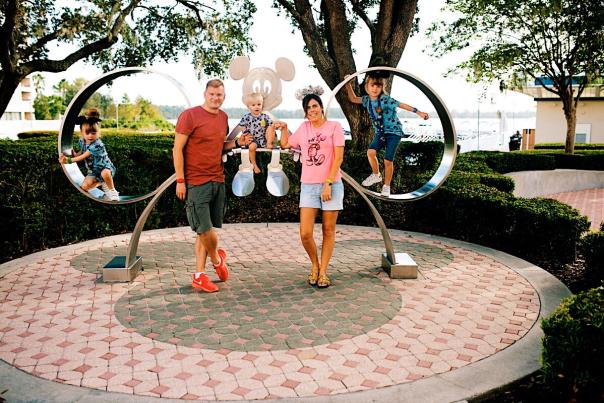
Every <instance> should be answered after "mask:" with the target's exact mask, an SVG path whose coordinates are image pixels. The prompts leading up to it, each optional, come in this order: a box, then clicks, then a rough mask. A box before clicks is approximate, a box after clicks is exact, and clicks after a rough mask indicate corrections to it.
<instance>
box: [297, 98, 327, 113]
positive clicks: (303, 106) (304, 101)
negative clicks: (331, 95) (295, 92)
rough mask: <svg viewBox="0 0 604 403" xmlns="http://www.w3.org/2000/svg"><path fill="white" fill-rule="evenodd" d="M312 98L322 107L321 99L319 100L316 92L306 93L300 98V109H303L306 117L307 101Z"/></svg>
mask: <svg viewBox="0 0 604 403" xmlns="http://www.w3.org/2000/svg"><path fill="white" fill-rule="evenodd" d="M313 99H314V100H315V101H317V103H318V104H319V106H320V107H321V109H323V101H321V97H320V96H318V95H317V94H306V95H305V96H304V98H302V109H303V110H304V117H306V114H307V112H308V103H309V102H310V101H311V100H313Z"/></svg>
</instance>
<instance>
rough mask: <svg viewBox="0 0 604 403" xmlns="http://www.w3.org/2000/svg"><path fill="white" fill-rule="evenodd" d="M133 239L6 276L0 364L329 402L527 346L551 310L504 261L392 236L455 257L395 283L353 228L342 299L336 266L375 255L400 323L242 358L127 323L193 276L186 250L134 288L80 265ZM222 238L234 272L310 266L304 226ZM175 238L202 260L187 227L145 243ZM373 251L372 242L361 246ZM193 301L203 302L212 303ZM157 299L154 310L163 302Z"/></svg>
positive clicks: (70, 375)
mask: <svg viewBox="0 0 604 403" xmlns="http://www.w3.org/2000/svg"><path fill="white" fill-rule="evenodd" d="M242 236H243V237H244V238H245V237H252V236H253V237H258V236H261V237H264V238H266V239H269V238H271V237H274V239H279V240H280V241H281V242H282V244H280V245H271V243H269V245H268V246H267V248H266V249H265V250H262V251H260V252H259V251H258V250H256V249H257V248H256V247H253V246H249V247H248V246H247V245H244V247H243V248H242V247H241V244H239V243H238V242H237V240H238V239H241V237H242ZM126 239H127V238H126V237H121V238H120V237H114V238H106V239H102V240H97V241H94V242H86V243H82V244H80V245H76V246H74V247H73V248H71V249H70V250H69V252H65V251H63V252H62V253H58V252H57V253H56V254H53V251H48V252H47V253H45V254H44V255H41V256H40V258H39V260H36V261H29V262H28V263H27V264H24V265H23V266H22V267H19V268H18V269H17V270H15V271H13V272H11V273H9V274H7V275H6V276H5V277H4V278H3V281H2V282H0V301H1V305H0V323H2V324H3V325H2V326H3V327H2V328H0V358H1V359H2V360H4V361H6V362H8V363H9V364H11V365H13V366H15V367H18V368H20V369H22V370H24V371H26V372H29V373H32V374H34V375H36V376H39V377H42V378H45V379H50V380H53V381H56V382H61V383H67V384H72V385H77V386H83V387H89V388H95V389H100V390H108V391H116V392H123V393H129V394H137V395H149V396H162V397H175V398H180V397H183V396H187V398H199V399H209V400H216V399H219V400H223V399H233V400H238V399H239V400H240V399H264V398H269V397H295V396H317V395H325V394H329V395H331V394H338V393H347V392H352V391H359V390H368V389H375V388H380V387H384V386H389V385H396V384H401V383H405V382H413V381H414V380H417V379H420V378H425V377H429V376H433V375H435V374H441V373H444V372H448V371H452V370H455V369H457V368H461V367H464V366H466V365H468V364H469V363H473V362H476V361H478V360H481V359H483V358H486V357H488V356H490V355H492V354H495V353H497V352H498V351H501V350H502V349H505V348H506V347H508V346H510V345H512V344H513V343H515V342H516V341H517V340H519V339H521V338H522V337H523V336H524V335H525V334H526V333H527V331H528V330H529V329H530V328H531V327H532V326H533V325H534V324H535V321H536V319H537V316H538V313H539V308H540V305H539V297H538V294H537V292H536V291H535V289H534V288H533V287H532V286H531V284H530V283H529V282H528V281H527V280H526V279H524V278H523V277H522V276H520V275H519V274H517V273H516V272H514V271H513V270H511V269H510V268H508V267H507V266H505V265H504V264H502V263H500V262H498V261H496V260H494V259H493V258H491V257H488V256H486V255H483V254H480V253H478V252H476V251H474V250H472V249H470V248H466V247H463V246H459V245H458V244H455V245H453V244H449V243H447V242H444V241H440V240H435V239H432V238H430V237H429V236H421V235H413V236H410V235H405V234H402V233H394V234H393V240H394V241H395V242H402V243H414V244H418V245H427V246H430V247H434V248H436V249H434V250H437V249H442V250H446V252H447V253H448V254H450V256H451V259H444V260H442V261H441V262H440V263H439V265H435V266H434V267H431V268H430V269H429V270H424V271H422V272H421V273H422V278H420V279H418V280H409V281H399V280H390V279H389V278H388V277H387V276H386V275H385V274H384V273H383V272H382V271H381V269H379V267H378V262H379V255H378V256H375V255H374V254H375V252H374V251H373V249H372V247H371V245H372V244H374V243H376V242H377V241H379V240H380V234H379V231H377V230H376V229H373V228H361V227H347V226H341V227H338V242H340V243H341V244H339V247H340V249H341V250H343V251H345V252H344V253H343V254H342V255H341V257H342V259H343V261H342V262H338V259H335V261H334V269H333V272H332V276H333V277H334V283H335V285H334V287H333V288H331V289H330V290H337V288H338V285H337V284H338V281H342V280H338V278H339V277H340V276H342V273H343V272H344V271H345V270H344V269H341V270H343V271H342V272H340V271H338V270H339V269H338V268H337V267H338V265H339V264H341V265H342V267H348V266H349V265H350V264H351V263H350V262H347V261H346V259H345V258H346V257H348V255H351V254H354V253H361V254H362V253H367V254H368V255H367V256H366V261H367V262H371V261H373V262H375V263H373V264H371V263H368V264H367V265H366V266H363V267H359V268H358V270H359V271H362V272H364V273H365V274H366V275H367V276H371V277H372V278H374V279H375V280H379V282H381V283H383V284H387V285H388V287H389V288H392V289H394V290H396V292H397V294H398V297H399V298H400V308H399V309H398V310H397V312H396V313H395V315H394V317H392V318H391V319H389V320H388V321H386V322H385V323H383V324H381V325H380V326H379V327H377V328H374V329H372V330H368V331H366V332H365V333H363V334H360V335H356V336H353V335H350V336H351V337H349V338H344V339H341V340H338V341H332V342H329V343H326V344H321V345H314V346H309V347H301V348H289V349H278V350H274V349H267V350H258V351H237V350H233V349H228V348H206V347H204V346H203V345H196V344H192V345H191V346H183V345H179V344H178V341H176V340H168V341H165V342H164V341H160V340H157V338H156V336H155V335H154V334H147V335H146V336H143V335H141V334H139V333H138V332H137V331H136V329H134V328H131V327H126V326H124V324H123V323H122V321H120V320H118V318H117V316H116V308H118V307H119V304H117V301H119V300H120V299H122V298H125V299H127V298H128V295H129V294H130V292H131V291H132V290H134V291H135V290H136V289H137V287H143V288H144V287H145V285H146V284H147V283H148V284H149V286H150V288H149V292H157V293H161V291H162V288H161V284H163V283H171V282H172V281H174V280H175V275H174V274H173V271H182V270H183V267H186V268H187V269H188V270H192V268H193V266H194V259H193V257H192V256H185V257H178V256H176V255H175V256H174V258H173V259H172V263H170V264H171V266H170V267H160V266H161V265H160V266H154V265H152V264H149V266H148V267H146V269H145V271H144V272H143V273H142V274H141V275H140V276H139V277H138V278H137V279H136V281H135V282H134V283H132V284H103V283H102V282H98V281H97V275H96V274H95V273H87V272H83V271H81V270H78V269H76V268H74V267H73V266H72V264H71V263H70V262H72V261H74V258H75V257H76V256H80V255H82V253H84V252H86V253H92V252H94V251H98V250H115V249H116V248H115V247H116V246H123V245H124V243H123V242H124V241H125V240H126ZM221 239H222V240H223V242H224V246H225V247H226V248H227V250H237V251H238V252H237V253H233V254H232V256H231V258H230V263H231V265H232V268H233V275H234V276H237V275H238V273H241V272H243V271H244V270H246V269H247V270H250V268H248V265H249V266H251V267H252V268H253V267H255V266H254V265H258V264H263V263H264V264H265V265H268V264H269V263H267V262H270V261H271V259H272V260H274V261H277V262H280V263H279V264H281V262H289V263H290V264H292V265H293V266H292V267H297V266H304V265H305V263H306V259H307V258H306V256H305V254H304V251H303V249H302V248H301V246H300V245H299V239H298V230H297V226H296V225H295V224H271V226H270V228H268V229H267V228H266V225H228V226H226V227H225V228H224V229H223V230H222V232H221ZM170 242H172V243H182V244H183V245H187V244H188V245H189V247H190V248H191V251H192V248H193V242H194V236H193V234H192V233H191V232H190V231H189V230H188V229H186V228H180V229H170V230H161V231H151V232H148V233H144V234H143V237H142V239H141V245H148V246H150V247H154V246H159V245H162V244H169V243H170ZM364 244H366V245H369V246H367V248H360V247H359V245H364ZM238 248H239V249H238ZM283 250H289V251H292V252H290V253H288V254H285V253H283ZM269 257H271V259H269ZM334 258H335V256H334ZM441 263H442V265H440V264H441ZM162 264H163V263H162ZM279 264H277V265H276V266H275V267H274V270H278V269H279ZM353 264H354V262H353ZM347 265H348V266H347ZM349 270H352V269H351V268H349ZM421 270H422V267H421V265H420V271H421ZM155 282H157V283H158V284H160V285H159V286H158V287H156V286H155V285H154V284H155ZM227 284H228V283H227ZM219 286H221V285H219ZM222 286H224V285H222ZM154 287H156V288H154ZM301 287H305V286H304V285H301ZM340 287H343V285H340ZM309 290H311V289H309ZM311 291H312V290H311ZM216 295H218V296H219V293H218V294H216ZM309 295H312V294H309ZM182 297H183V298H185V297H186V298H187V299H202V300H203V298H205V297H206V295H205V294H197V293H195V294H193V293H191V294H183V295H182ZM148 302H150V303H151V305H149V307H151V306H152V304H153V301H148ZM313 308H314V306H313Z"/></svg>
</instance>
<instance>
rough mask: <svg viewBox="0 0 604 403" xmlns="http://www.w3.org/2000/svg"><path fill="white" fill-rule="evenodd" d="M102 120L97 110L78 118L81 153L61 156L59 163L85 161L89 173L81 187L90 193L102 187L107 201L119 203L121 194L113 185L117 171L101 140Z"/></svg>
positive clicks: (88, 111)
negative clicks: (100, 123)
mask: <svg viewBox="0 0 604 403" xmlns="http://www.w3.org/2000/svg"><path fill="white" fill-rule="evenodd" d="M101 120H102V119H101V118H100V113H99V111H98V109H96V108H89V109H88V110H87V111H86V113H85V115H84V116H78V120H77V123H78V124H79V125H80V141H79V147H80V151H79V152H73V151H72V155H73V157H67V156H65V155H63V154H61V155H60V156H59V162H60V163H61V164H65V163H67V164H71V163H73V162H79V161H84V164H85V166H86V169H87V173H86V177H85V178H84V181H83V182H82V184H81V185H80V187H81V188H82V189H83V190H85V191H88V190H91V189H94V188H96V187H97V186H99V185H101V188H102V189H103V192H104V193H105V196H104V199H105V200H109V201H119V199H120V196H119V192H118V191H117V190H115V186H114V184H113V177H114V176H115V172H116V169H115V166H114V165H113V163H112V162H111V160H110V159H109V155H108V154H107V149H106V148H105V145H104V144H103V142H102V141H101V139H100V138H99V137H100V136H101V127H100V125H99V122H100V121H101Z"/></svg>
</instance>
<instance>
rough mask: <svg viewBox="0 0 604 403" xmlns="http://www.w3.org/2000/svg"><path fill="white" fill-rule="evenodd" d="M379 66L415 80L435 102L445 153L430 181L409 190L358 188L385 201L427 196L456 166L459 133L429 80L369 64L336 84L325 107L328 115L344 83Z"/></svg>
mask: <svg viewBox="0 0 604 403" xmlns="http://www.w3.org/2000/svg"><path fill="white" fill-rule="evenodd" d="M377 70H382V71H383V70H387V71H391V72H392V73H394V74H395V75H397V76H399V77H401V78H403V79H405V80H407V81H408V82H410V83H411V84H413V85H414V86H415V87H417V88H418V89H419V90H420V91H421V92H422V93H423V94H424V95H425V96H426V97H428V99H429V100H430V102H431V103H432V105H433V106H434V108H435V109H436V113H437V114H438V117H439V118H440V121H441V123H442V126H443V135H444V140H445V148H444V151H443V156H442V159H441V161H440V165H439V166H438V169H437V170H436V172H435V173H434V175H433V176H432V178H430V179H429V180H428V182H426V183H425V184H424V185H423V186H421V187H420V188H419V189H417V190H414V191H412V192H409V193H402V194H391V195H390V196H382V195H381V194H380V193H377V192H374V191H371V190H369V189H366V188H364V187H362V186H359V188H361V189H362V190H363V192H364V193H366V194H368V195H369V196H373V197H375V198H378V199H381V200H386V201H414V200H418V199H421V198H424V197H426V196H428V195H429V194H430V193H432V192H434V191H435V190H436V189H438V188H439V187H440V186H441V185H442V184H443V183H444V182H445V180H446V179H447V177H448V176H449V173H451V169H453V164H454V163H455V156H456V155H457V136H456V134H455V127H454V126H453V119H452V118H451V114H450V113H449V110H448V109H447V107H446V106H445V104H444V103H443V101H442V100H441V99H440V97H439V96H438V95H437V94H436V93H435V92H434V90H432V88H430V87H429V86H428V84H426V83H425V82H423V81H422V80H420V79H419V78H417V77H415V76H414V75H412V74H409V73H407V72H404V71H402V70H399V69H396V68H394V67H388V66H376V67H370V68H367V69H364V70H360V71H357V72H356V73H354V74H351V75H350V76H348V77H347V78H346V79H344V80H343V81H342V82H341V83H339V84H338V85H336V87H335V88H334V89H333V93H332V95H331V98H329V101H328V102H327V106H326V107H325V116H327V112H328V110H329V105H330V104H331V102H332V101H333V99H334V98H335V96H336V94H337V93H338V92H339V91H340V90H341V89H342V87H344V86H345V85H346V84H347V83H348V82H349V81H350V80H352V79H354V78H355V77H357V76H359V75H360V74H363V73H367V72H369V71H377Z"/></svg>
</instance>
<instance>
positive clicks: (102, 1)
mask: <svg viewBox="0 0 604 403" xmlns="http://www.w3.org/2000/svg"><path fill="white" fill-rule="evenodd" d="M255 11H256V7H255V5H254V3H253V2H252V1H251V0H219V1H207V0H166V1H155V0H120V1H117V0H113V1H107V0H86V1H78V2H71V1H67V2H57V1H53V0H36V1H25V0H4V1H2V2H0V24H1V26H0V67H1V70H0V115H1V114H2V113H4V111H5V109H6V106H7V105H8V102H9V101H10V98H11V96H12V94H13V92H14V91H15V89H16V88H17V85H18V84H19V82H20V81H21V80H22V79H23V78H25V77H27V76H28V75H29V74H31V73H34V72H41V71H47V72H60V71H65V70H66V69H67V68H69V67H70V66H71V65H72V64H74V63H76V62H78V61H80V60H86V61H87V62H90V63H92V64H94V65H97V66H100V67H101V68H102V69H103V70H110V69H113V68H116V67H124V66H145V65H148V64H150V63H153V62H155V61H159V60H164V61H176V60H178V59H179V58H180V57H182V56H183V54H190V55H191V56H192V58H193V63H194V64H195V66H196V69H197V70H198V71H200V72H201V71H203V72H205V73H206V74H216V75H222V74H223V72H224V70H225V66H228V62H229V61H230V60H231V59H232V58H233V57H234V56H236V55H239V54H242V53H245V52H247V51H249V50H252V49H253V44H252V42H251V41H250V39H249V38H248V36H247V34H248V30H249V27H250V26H251V23H250V22H251V18H252V15H253V13H254V12H255ZM57 49H59V50H60V52H61V53H62V54H65V53H66V54H67V55H66V56H64V57H63V58H62V59H54V58H53V55H54V54H55V52H56V51H57Z"/></svg>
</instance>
